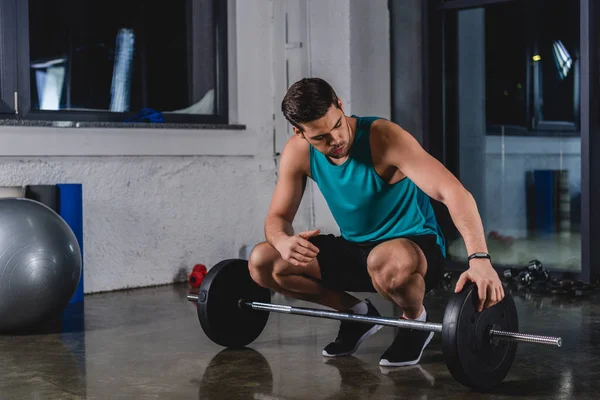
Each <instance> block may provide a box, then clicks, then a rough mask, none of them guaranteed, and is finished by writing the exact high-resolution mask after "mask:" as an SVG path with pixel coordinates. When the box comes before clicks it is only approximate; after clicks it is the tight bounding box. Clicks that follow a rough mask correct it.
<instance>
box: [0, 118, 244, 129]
mask: <svg viewBox="0 0 600 400" xmlns="http://www.w3.org/2000/svg"><path fill="white" fill-rule="evenodd" d="M2 126H45V127H51V128H126V129H227V130H244V129H246V126H245V125H239V124H198V123H185V122H176V123H165V122H161V123H146V122H113V121H47V120H35V119H0V127H2Z"/></svg>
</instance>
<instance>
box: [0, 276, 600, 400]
mask: <svg viewBox="0 0 600 400" xmlns="http://www.w3.org/2000/svg"><path fill="white" fill-rule="evenodd" d="M186 293H187V287H186V286H184V285H181V286H167V287H160V288H153V289H140V290H133V291H129V292H118V293H108V294H101V295H93V296H87V297H86V300H85V305H84V306H83V308H82V309H81V308H80V309H77V307H74V308H73V309H71V310H70V311H69V312H68V313H67V314H68V315H69V316H70V317H69V318H65V320H64V321H63V322H62V324H61V325H60V326H59V327H57V328H58V329H57V331H56V332H55V333H48V334H36V335H23V336H4V337H0V356H1V357H2V363H0V398H10V399H79V398H88V399H193V398H198V399H393V398H410V399H440V398H456V399H465V398H477V399H488V398H489V399H517V398H528V399H555V398H556V399H558V398H560V399H574V398H581V399H591V398H596V397H597V393H598V390H600V362H599V361H598V359H599V358H598V355H600V341H599V339H600V306H599V305H598V302H597V299H596V298H593V297H588V298H577V299H576V298H571V297H540V296H535V295H534V296H531V297H529V296H527V297H525V296H521V295H519V294H517V293H515V294H514V297H515V302H516V304H517V308H518V312H519V317H520V324H521V331H522V332H530V333H538V334H547V335H557V336H562V337H563V340H564V346H563V347H562V348H560V349H557V348H550V347H546V346H537V345H527V344H524V345H520V347H519V350H518V352H517V356H516V360H515V364H514V365H513V367H512V369H511V371H510V373H509V375H508V377H507V378H506V380H505V381H504V383H503V384H502V385H501V386H500V387H499V388H497V389H496V390H494V391H493V392H492V393H487V394H480V393H476V392H473V391H471V390H469V389H467V388H465V387H463V386H461V385H460V384H459V383H457V382H456V381H455V380H454V379H453V378H452V377H451V375H450V373H449V372H448V369H447V367H446V365H445V363H444V359H443V356H442V350H441V349H442V347H441V346H442V345H441V336H440V335H439V334H436V335H435V337H434V340H433V341H432V342H431V344H430V345H429V347H428V348H427V349H426V351H425V353H424V355H423V359H422V362H421V364H420V365H419V366H416V367H409V368H400V369H382V368H380V367H379V366H378V364H377V362H378V360H379V356H380V354H381V353H382V352H383V351H384V350H385V348H386V347H387V346H388V345H389V343H390V342H391V341H392V339H393V336H394V333H395V332H394V328H383V329H382V330H380V331H379V333H377V334H376V335H375V336H373V337H371V338H370V339H369V340H368V341H366V342H365V343H363V345H362V346H361V347H360V348H359V350H358V352H357V353H355V355H354V356H350V357H345V358H340V359H335V360H327V359H325V358H324V357H322V356H321V349H322V348H323V347H324V346H325V345H326V344H327V343H328V342H329V341H330V340H332V339H334V337H335V334H336V333H337V327H338V325H339V322H338V321H334V320H328V319H319V318H310V317H301V316H294V315H285V314H271V316H270V319H269V322H268V324H267V327H266V329H265V330H264V331H263V334H262V335H261V336H260V337H259V338H258V339H257V340H256V341H255V342H254V343H252V345H250V346H249V347H250V348H249V349H247V350H244V351H228V350H224V349H223V348H221V347H219V346H217V345H216V344H214V343H212V342H210V341H209V340H208V339H207V338H206V337H205V336H204V334H203V332H202V331H201V329H200V326H199V323H198V319H197V316H196V313H195V306H194V304H192V303H189V302H188V301H187V300H186ZM448 295H449V292H448V291H444V290H441V291H438V292H437V293H435V294H432V295H431V296H428V298H427V302H426V306H427V308H428V312H429V313H430V315H431V316H432V319H433V321H435V322H441V321H442V315H443V311H444V306H445V304H446V302H447V298H448V297H447V296H448ZM369 298H371V299H372V300H373V302H374V304H375V305H376V306H377V307H378V308H379V310H380V312H381V313H382V314H385V315H388V316H394V315H395V314H396V313H395V312H394V310H393V308H392V307H391V305H390V304H389V303H387V302H386V301H383V300H381V299H379V298H378V296H377V295H369ZM274 301H276V302H280V303H285V304H292V303H293V304H296V305H302V306H306V305H308V306H312V305H310V304H308V303H302V302H293V301H290V300H288V299H286V298H281V297H280V296H275V298H274ZM240 329H243V327H240Z"/></svg>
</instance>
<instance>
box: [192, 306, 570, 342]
mask: <svg viewBox="0 0 600 400" xmlns="http://www.w3.org/2000/svg"><path fill="white" fill-rule="evenodd" d="M187 299H188V301H191V302H197V301H198V295H197V294H188V295H187ZM238 306H239V307H240V308H248V309H252V310H257V311H267V312H274V313H282V314H294V315H304V316H308V317H316V318H326V319H335V320H344V321H353V322H361V323H366V324H376V325H382V326H391V327H395V328H404V329H415V330H418V331H429V332H436V333H442V330H443V329H442V328H443V327H442V324H440V323H437V322H422V321H415V320H407V319H399V318H390V317H372V316H368V315H360V314H349V313H343V312H337V311H327V310H319V309H314V308H306V307H292V306H286V305H280V304H269V303H260V302H255V301H246V300H243V299H240V300H239V301H238ZM488 334H489V336H490V341H494V340H506V341H511V342H521V343H533V344H540V345H548V346H554V347H562V344H563V341H562V338H561V337H553V336H542V335H531V334H526V333H520V332H507V331H502V330H499V329H490V330H489V333H488Z"/></svg>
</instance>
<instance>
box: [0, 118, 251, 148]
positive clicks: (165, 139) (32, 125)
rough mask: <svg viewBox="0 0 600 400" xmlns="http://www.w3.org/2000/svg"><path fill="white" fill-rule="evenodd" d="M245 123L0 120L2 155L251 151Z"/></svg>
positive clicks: (249, 136)
mask: <svg viewBox="0 0 600 400" xmlns="http://www.w3.org/2000/svg"><path fill="white" fill-rule="evenodd" d="M255 154H256V139H255V137H254V134H253V133H252V131H249V130H247V129H246V127H245V126H244V125H219V124H193V123H138V122H135V123H122V122H93V121H86V122H78V121H43V120H41V121H40V120H28V119H20V120H19V119H4V120H0V156H5V157H29V156H31V157H40V156H41V157H44V156H198V155H205V156H238V157H243V156H254V155H255Z"/></svg>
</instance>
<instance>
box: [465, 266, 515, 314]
mask: <svg viewBox="0 0 600 400" xmlns="http://www.w3.org/2000/svg"><path fill="white" fill-rule="evenodd" d="M468 280H469V281H471V282H473V283H475V284H476V285H477V290H478V295H479V304H478V305H477V307H478V311H479V312H481V311H483V309H485V308H488V307H491V306H493V305H494V304H496V303H498V302H500V301H501V300H502V299H503V298H504V287H503V286H502V282H500V277H499V276H498V273H497V272H496V271H495V270H494V268H492V264H491V263H490V261H489V260H487V259H477V258H476V259H473V260H471V261H470V267H469V269H468V270H466V271H465V272H463V273H462V274H461V275H460V277H459V278H458V282H456V287H455V289H454V292H455V293H458V292H460V291H461V290H462V289H463V287H464V286H465V284H466V283H467V281H468Z"/></svg>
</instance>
